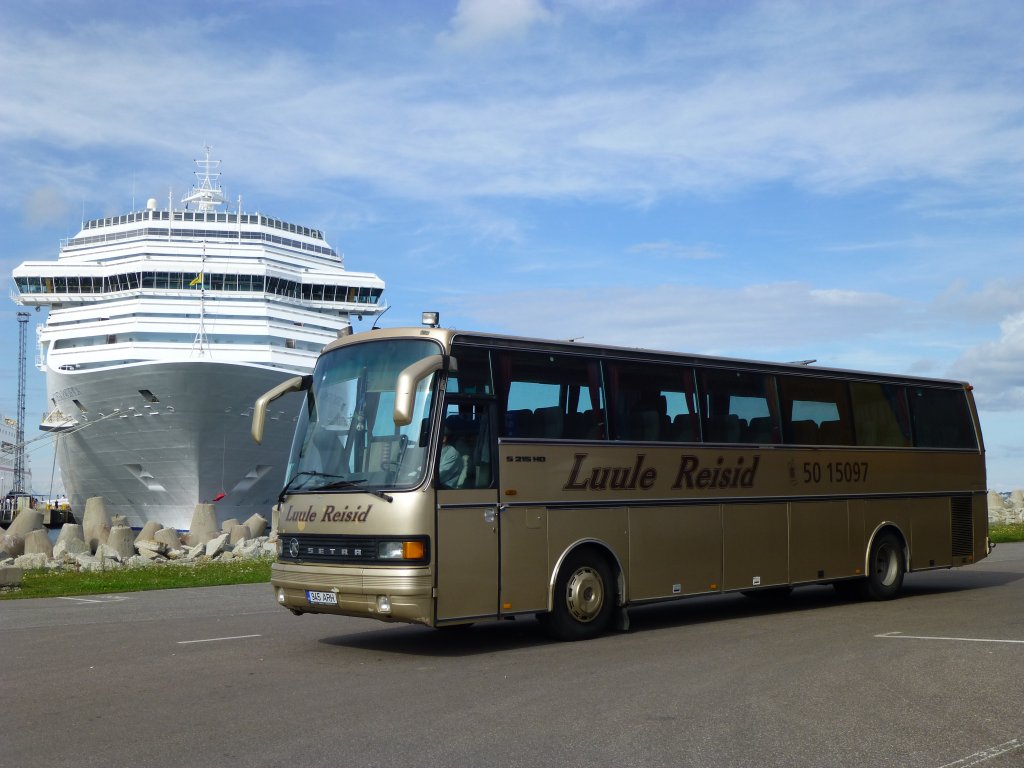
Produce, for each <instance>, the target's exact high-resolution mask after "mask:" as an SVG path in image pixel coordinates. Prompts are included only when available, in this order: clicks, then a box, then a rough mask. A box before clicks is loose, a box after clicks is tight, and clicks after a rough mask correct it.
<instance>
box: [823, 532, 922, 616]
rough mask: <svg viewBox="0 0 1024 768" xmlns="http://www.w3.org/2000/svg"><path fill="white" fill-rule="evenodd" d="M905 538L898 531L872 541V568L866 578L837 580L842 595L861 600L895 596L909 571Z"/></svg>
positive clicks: (882, 534)
mask: <svg viewBox="0 0 1024 768" xmlns="http://www.w3.org/2000/svg"><path fill="white" fill-rule="evenodd" d="M906 570H907V569H906V556H905V555H904V553H903V542H901V541H900V538H899V536H897V535H896V534H894V533H880V534H879V535H878V536H876V537H875V540H874V541H873V542H871V549H870V551H869V552H868V571H867V575H866V576H865V578H863V579H855V580H849V581H837V582H836V583H835V584H834V585H833V586H835V588H836V592H838V593H839V596H840V597H843V598H846V599H851V598H852V599H860V600H891V599H892V598H894V597H895V596H896V593H897V592H899V591H900V588H901V587H902V586H903V574H904V573H905V572H906Z"/></svg>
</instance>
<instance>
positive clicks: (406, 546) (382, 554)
mask: <svg viewBox="0 0 1024 768" xmlns="http://www.w3.org/2000/svg"><path fill="white" fill-rule="evenodd" d="M426 554H427V545H426V543H425V542H423V541H417V540H413V541H382V542H380V544H378V545H377V557H379V558H380V559H381V560H423V559H424V558H425V557H426Z"/></svg>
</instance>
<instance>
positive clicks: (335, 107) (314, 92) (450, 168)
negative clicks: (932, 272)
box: [0, 0, 1024, 206]
mask: <svg viewBox="0 0 1024 768" xmlns="http://www.w3.org/2000/svg"><path fill="white" fill-rule="evenodd" d="M602 7H603V8H604V9H605V11H607V9H608V8H614V9H615V10H616V12H617V15H615V16H614V18H615V19H628V20H629V22H630V27H629V34H628V35H618V34H616V33H617V32H618V28H617V27H615V26H614V25H612V24H611V22H610V21H609V22H607V23H608V28H604V27H602V26H601V20H602V19H609V18H612V17H608V16H602V14H601V13H600V12H597V11H595V12H594V13H593V14H592V15H591V16H589V17H587V23H583V21H581V17H580V15H579V14H584V13H585V11H583V10H579V8H580V6H577V5H573V4H564V5H559V6H557V15H556V12H555V11H552V10H549V9H548V8H547V7H546V6H545V5H543V4H542V3H540V2H539V0H463V2H460V4H459V5H458V7H457V9H456V12H455V15H454V16H453V17H452V19H451V20H450V25H449V29H448V31H446V32H444V33H443V38H444V39H445V40H446V41H447V44H449V45H452V46H462V47H463V48H465V50H464V56H463V57H461V58H460V59H459V66H455V65H454V64H452V63H451V62H450V61H447V62H446V61H441V60H438V59H437V58H435V57H433V56H432V55H431V54H430V52H429V50H428V48H429V46H423V53H422V54H420V56H419V58H416V57H412V58H410V54H409V48H410V47H412V48H415V45H414V43H415V40H412V41H411V40H410V39H409V38H408V36H403V37H402V45H403V46H405V48H403V51H402V53H403V56H402V57H401V61H402V62H403V66H402V67H401V68H400V69H396V70H388V69H387V68H386V67H384V66H382V65H380V64H378V65H377V66H376V67H375V68H374V69H372V70H368V71H353V70H351V69H349V68H346V67H345V66H342V65H340V64H339V65H335V64H333V63H332V60H331V59H330V57H329V53H330V52H329V51H320V50H318V51H317V55H316V56H313V55H310V54H309V53H308V52H306V51H303V50H300V49H284V48H281V49H274V48H271V49H269V50H268V49H264V48H262V47H260V46H248V45H232V44H231V39H230V38H228V39H227V40H222V39H221V38H222V37H224V35H225V33H226V31H227V30H232V31H233V30H234V27H233V26H232V25H237V23H238V21H237V20H236V19H232V20H231V21H230V22H227V21H226V22H224V23H223V26H219V25H218V24H217V23H216V21H215V20H211V19H207V20H203V21H189V20H187V19H186V20H181V21H178V22H175V23H173V24H166V25H164V26H151V27H148V28H147V27H141V28H131V29H129V28H128V27H127V26H124V27H122V26H117V25H116V24H114V23H113V22H106V23H104V24H94V25H92V26H91V27H90V33H89V35H88V36H84V37H83V38H81V42H79V41H76V40H75V39H72V38H67V37H61V36H58V35H57V34H55V33H53V32H51V31H48V30H45V29H43V28H37V29H31V30H19V34H18V35H17V37H16V38H15V37H14V36H13V34H12V33H7V34H5V33H4V32H2V31H0V69H2V70H3V71H8V72H20V73H23V76H22V77H19V78H10V79H8V81H7V82H6V83H5V85H4V103H5V110H4V115H3V117H2V118H0V139H2V140H3V141H4V142H6V143H7V144H8V145H16V144H17V143H22V142H29V141H41V142H43V143H45V144H47V145H52V146H56V147H61V148H62V149H66V150H70V151H82V150H88V148H90V147H95V146H114V145H116V146H121V147H137V148H139V152H140V154H141V155H145V156H151V155H153V154H155V153H161V154H166V153H167V152H168V151H169V150H173V152H174V153H180V152H181V149H182V147H183V146H193V145H199V144H201V143H202V142H203V141H210V142H211V143H213V144H214V145H215V146H223V147H230V148H231V149H232V151H233V154H234V157H233V158H232V159H233V160H235V161H236V162H235V165H234V167H235V168H244V169H254V170H253V172H252V175H253V176H257V175H258V176H259V180H265V179H266V178H267V177H273V178H274V179H275V180H276V181H278V182H280V184H281V185H292V186H293V187H294V188H295V189H296V190H302V194H305V190H306V189H307V186H306V185H308V184H309V183H314V184H315V183H318V182H320V181H323V182H327V183H336V182H338V181H339V180H341V181H344V182H349V181H359V182H364V183H366V184H368V185H370V186H371V187H372V188H374V189H377V190H381V191H384V192H385V193H387V194H394V195H400V196H402V197H405V198H415V199H419V200H433V201H436V200H451V201H464V200H469V199H476V200H479V199H488V198H493V197H513V198H524V199H532V200H552V199H556V200H557V199H579V198H584V199H599V200H610V201H615V202H617V203H623V202H625V203H628V204H637V203H640V204H648V203H650V202H651V201H652V200H657V199H658V198H663V197H668V196H676V195H680V194H685V193H687V192H696V193H698V194H702V195H707V194H712V195H720V194H729V193H730V192H732V191H734V190H736V189H743V188H745V187H748V186H749V185H754V184H760V183H764V182H776V181H782V182H785V183H793V184H796V185H799V186H803V187H805V188H807V189H812V190H815V191H820V192H827V193H829V194H836V193H839V192H842V191H848V190H852V189H861V188H864V187H866V186H871V185H878V184H895V183H902V182H905V181H909V180H928V181H932V182H934V181H942V182H946V183H949V184H951V185H954V186H961V187H964V188H968V187H972V186H973V188H975V189H979V188H981V187H984V188H985V190H986V192H987V194H988V195H989V196H990V197H989V199H990V200H996V199H998V198H1001V199H1000V200H999V204H1000V205H1001V206H1006V205H1007V201H1008V200H1018V199H1019V198H1020V190H1021V189H1024V103H1022V99H1021V96H1020V89H1019V87H1018V83H1019V79H1012V78H1010V77H1009V75H1010V74H1011V73H1013V72H1014V71H1016V70H1019V67H1017V66H1016V65H1014V64H1013V61H1015V59H1016V57H1015V56H1014V55H1011V54H1013V53H1015V51H1016V45H1017V43H1016V41H1015V40H1013V41H1009V40H1007V39H1006V37H1005V35H1004V33H1003V32H1002V31H1001V30H1000V29H994V28H992V27H991V25H989V24H988V23H987V21H986V17H985V16H984V15H982V14H978V15H977V17H976V18H975V17H972V16H971V15H970V14H966V13H963V12H961V11H958V10H957V9H958V6H957V5H956V4H953V5H951V6H949V5H943V6H942V9H933V4H928V5H927V6H920V5H917V4H902V3H896V4H877V5H875V4H869V5H854V6H849V7H848V6H846V5H841V4H840V5H837V4H817V3H798V4H785V5H780V4H776V3H767V4H754V5H752V6H749V7H745V12H735V11H734V12H728V13H722V14H721V15H720V16H714V17H713V18H712V19H711V20H710V21H708V20H706V19H704V20H702V19H700V18H698V17H697V16H698V14H697V12H696V11H694V10H693V9H692V8H690V7H688V6H686V5H678V6H677V5H672V4H670V5H667V6H665V5H649V6H648V5H644V4H640V6H639V9H638V10H635V11H632V12H631V11H629V10H628V6H627V5H621V6H620V5H619V4H617V3H610V4H606V6H602ZM940 11H942V12H940ZM945 11H948V13H946V12H945ZM1003 12H1004V14H1006V15H1008V16H1011V17H1013V16H1014V15H1015V13H1014V12H1012V11H1010V10H1005V11H1003ZM571 14H577V15H573V16H571V17H570V18H568V19H564V18H563V17H565V16H566V15H571ZM556 20H561V23H558V24H555V23H554V22H555V21H556ZM438 21H440V20H438ZM623 23H624V22H623ZM1007 24H1008V25H1009V20H1008V22H1007ZM425 26H426V29H427V30H428V31H429V30H430V27H429V26H427V25H425ZM613 27H614V28H613ZM435 28H436V27H435ZM528 30H529V31H530V32H531V35H533V36H535V37H537V38H538V40H537V41H536V44H534V41H533V40H532V39H531V45H530V50H529V53H528V55H523V56H519V57H517V58H515V59H513V60H506V59H502V60H501V61H491V60H490V59H489V58H488V57H487V55H486V54H487V51H488V50H489V49H488V47H487V45H486V43H489V42H493V41H496V40H500V39H505V38H508V37H512V38H514V37H516V36H520V35H522V34H524V33H525V32H526V31H528ZM236 34H237V33H236ZM426 34H427V33H424V38H425V37H426ZM433 34H436V33H433ZM957 36H959V37H961V38H968V39H972V40H977V41H980V43H979V45H977V46H976V47H975V48H972V49H971V51H972V52H973V56H966V55H964V52H963V51H962V50H960V49H950V48H949V46H943V47H938V46H935V45H934V43H935V41H936V40H946V38H949V39H950V40H952V39H955V38H956V37H957ZM238 37H239V39H243V37H244V36H242V35H240V34H239V35H238ZM214 41H216V50H217V51H218V58H217V71H218V75H217V76H213V77H203V78H202V87H197V85H198V81H197V80H196V78H195V77H191V76H187V75H183V74H182V73H189V72H190V71H192V68H193V66H194V64H195V62H203V61H206V60H207V58H208V51H209V50H210V48H211V46H212V44H213V43H214ZM420 42H426V39H423V40H421V41H420ZM947 42H948V41H947ZM473 45H478V46H480V47H479V48H475V49H474V48H472V46H473ZM467 47H468V48H467ZM976 48H986V49H988V50H986V51H985V52H984V53H977V51H976ZM473 50H479V51H481V56H480V57H478V58H474V57H473ZM371 53H372V55H373V60H374V61H376V62H381V61H387V60H388V50H387V48H386V47H385V48H383V49H380V48H379V47H378V48H375V49H374V50H373V51H367V52H366V54H367V55H369V54H371ZM348 55H350V56H351V55H354V52H352V53H348ZM442 59H443V57H442ZM953 59H956V61H957V66H956V68H951V67H950V66H949V62H950V60H953ZM396 66H397V65H396ZM72 73H73V75H72ZM126 73H128V76H126ZM998 73H1002V76H1000V75H999V74H998ZM227 75H229V76H227ZM211 134H212V135H211ZM193 137H194V138H193ZM276 158H282V159H280V160H278V159H276ZM283 158H287V160H285V159H283ZM3 159H5V160H9V161H10V162H9V163H7V164H6V167H5V172H6V173H7V175H8V184H6V185H5V188H6V192H5V194H6V195H8V196H9V195H10V194H11V190H12V189H18V188H19V185H18V183H17V180H18V178H19V177H23V176H28V175H29V174H30V173H31V171H32V169H30V168H29V167H27V166H26V165H25V164H24V163H23V162H21V161H20V160H19V157H18V156H17V153H13V154H12V156H11V157H10V158H3ZM227 159H228V158H225V160H227ZM235 179H236V180H238V181H242V180H243V179H241V178H238V177H235ZM93 188H95V186H94V187H93ZM954 202H955V201H954Z"/></svg>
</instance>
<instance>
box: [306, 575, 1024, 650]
mask: <svg viewBox="0 0 1024 768" xmlns="http://www.w3.org/2000/svg"><path fill="white" fill-rule="evenodd" d="M1021 579H1024V573H1015V572H1012V571H980V570H978V571H967V570H963V569H959V570H955V571H931V572H925V573H915V574H910V575H908V576H907V579H906V581H905V582H904V585H903V589H902V591H901V592H900V595H899V597H897V598H896V600H897V601H899V600H913V599H915V598H927V597H929V596H936V595H946V594H956V593H958V592H965V591H972V590H979V589H986V588H990V587H999V586H1005V585H1007V584H1012V583H1014V582H1016V581H1020V580H1021ZM869 604H870V603H863V602H859V601H856V600H848V599H844V598H842V597H840V596H839V594H838V593H837V592H836V591H835V589H833V588H832V587H831V586H829V585H812V586H807V587H799V588H797V589H794V590H793V591H792V592H791V593H789V594H788V595H784V596H778V595H773V594H770V593H765V594H763V595H756V594H755V595H753V596H747V595H743V594H739V593H730V594H726V595H704V596H700V597H693V598H688V599H684V600H677V601H671V602H664V603H653V604H649V605H640V606H634V607H632V608H630V609H629V617H630V630H629V631H630V633H640V632H650V631H657V630H661V629H669V628H674V627H675V628H678V627H687V626H691V625H697V624H710V623H714V622H720V621H731V620H735V619H741V618H745V617H756V616H768V615H773V614H784V613H798V612H803V611H813V610H824V609H827V608H829V607H832V608H842V607H844V606H849V607H855V606H857V605H869ZM616 636H621V635H617V633H614V632H613V633H610V634H609V635H608V636H607V637H616ZM319 642H320V643H321V644H323V645H326V646H334V647H337V648H348V649H352V650H362V651H371V652H375V653H393V654H401V655H412V656H425V657H438V658H445V657H452V658H456V657H460V656H475V655H480V654H488V653H495V652H502V651H513V650H519V649H522V648H530V647H543V646H547V645H551V644H552V643H554V642H555V641H553V640H551V639H550V638H549V637H547V635H545V634H544V632H543V631H542V629H541V627H540V625H539V623H538V622H537V620H536V619H535V618H534V617H532V616H518V617H516V618H515V619H514V620H511V621H490V622H482V623H480V624H474V625H472V626H464V627H453V628H448V629H440V630H438V629H430V628H427V627H420V626H409V625H404V624H394V625H383V626H382V628H380V629H376V630H372V631H368V632H359V633H357V634H351V635H338V636H334V637H325V638H321V639H320V640H319Z"/></svg>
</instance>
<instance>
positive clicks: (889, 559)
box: [875, 544, 900, 587]
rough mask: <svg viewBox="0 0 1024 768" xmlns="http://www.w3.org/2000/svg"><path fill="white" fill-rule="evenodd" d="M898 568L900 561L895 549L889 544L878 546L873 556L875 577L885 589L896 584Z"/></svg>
mask: <svg viewBox="0 0 1024 768" xmlns="http://www.w3.org/2000/svg"><path fill="white" fill-rule="evenodd" d="M899 568H900V559H899V555H898V554H897V552H896V548H895V547H894V546H892V545H891V544H883V545H882V546H880V547H879V548H878V552H877V553H876V554H875V575H876V576H877V577H878V581H879V582H880V583H881V584H883V585H885V586H887V587H888V586H891V585H892V584H894V583H895V582H896V577H897V576H898V575H899Z"/></svg>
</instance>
